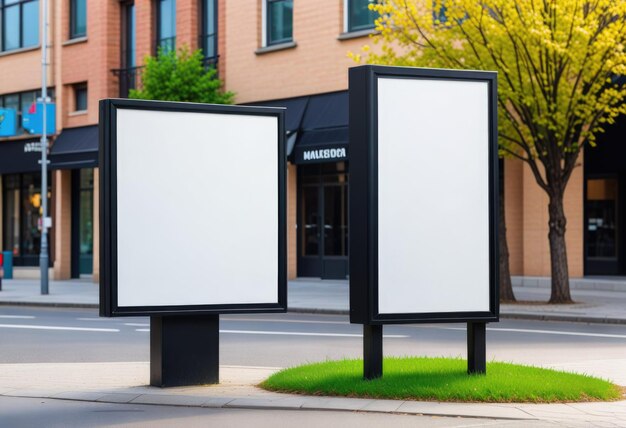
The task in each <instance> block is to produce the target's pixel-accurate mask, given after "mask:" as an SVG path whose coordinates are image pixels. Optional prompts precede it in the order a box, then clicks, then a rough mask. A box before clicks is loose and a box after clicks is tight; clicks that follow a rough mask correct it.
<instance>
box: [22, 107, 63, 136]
mask: <svg viewBox="0 0 626 428" xmlns="http://www.w3.org/2000/svg"><path fill="white" fill-rule="evenodd" d="M22 127H23V128H24V129H25V130H26V132H28V133H30V134H41V133H43V103H33V104H32V105H31V106H30V108H29V109H28V111H27V112H22ZM55 131H56V105H55V104H54V103H48V104H46V133H47V134H54V133H55Z"/></svg>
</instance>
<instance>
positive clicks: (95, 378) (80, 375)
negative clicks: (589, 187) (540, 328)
mask: <svg viewBox="0 0 626 428" xmlns="http://www.w3.org/2000/svg"><path fill="white" fill-rule="evenodd" d="M276 370H278V369H277V368H271V367H241V366H222V367H221V368H220V384H219V385H213V386H201V387H180V388H166V389H165V388H164V389H162V388H155V387H150V386H147V385H146V384H147V383H148V379H149V364H148V363H140V362H128V363H64V364H63V363H61V364H59V363H56V364H48V363H46V364H0V395H3V396H7V397H37V398H53V399H64V400H79V401H97V402H106V403H132V404H159V405H171V406H192V407H213V408H234V409H291V410H299V409H305V410H335V411H336V410H344V411H359V412H378V413H380V412H382V413H402V414H407V413H408V414H420V415H439V416H462V417H463V416H464V417H481V418H491V419H517V420H540V421H545V422H548V423H550V424H557V425H565V426H568V427H590V426H593V427H596V426H597V427H624V426H626V401H616V402H609V403H598V402H592V403H561V404H549V405H548V404H515V403H502V404H490V403H440V402H424V401H404V400H377V399H363V398H340V397H313V396H304V395H295V394H280V393H274V392H268V391H264V390H262V389H260V388H258V387H256V386H255V385H256V384H258V383H259V382H261V381H262V380H263V379H265V378H267V377H268V376H269V375H271V374H272V373H274V372H275V371H276ZM34 373H37V376H33V374H34ZM113 373H114V374H115V376H111V374H113Z"/></svg>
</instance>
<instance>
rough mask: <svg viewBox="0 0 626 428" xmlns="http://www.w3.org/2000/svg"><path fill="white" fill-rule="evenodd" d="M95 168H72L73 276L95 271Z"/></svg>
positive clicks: (76, 276)
mask: <svg viewBox="0 0 626 428" xmlns="http://www.w3.org/2000/svg"><path fill="white" fill-rule="evenodd" d="M93 214H94V213H93V168H82V169H75V170H72V263H71V266H72V278H78V277H80V275H90V274H92V273H93Z"/></svg>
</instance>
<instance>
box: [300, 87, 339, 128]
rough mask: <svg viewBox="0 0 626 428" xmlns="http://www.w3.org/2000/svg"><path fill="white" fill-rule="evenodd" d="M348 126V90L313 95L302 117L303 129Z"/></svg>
mask: <svg viewBox="0 0 626 428" xmlns="http://www.w3.org/2000/svg"><path fill="white" fill-rule="evenodd" d="M347 126H348V91H342V92H332V93H330V94H321V95H312V96H311V97H309V104H308V105H307V108H306V112H305V114H304V117H303V118H302V126H301V128H302V130H303V131H308V130H312V129H324V128H339V127H347Z"/></svg>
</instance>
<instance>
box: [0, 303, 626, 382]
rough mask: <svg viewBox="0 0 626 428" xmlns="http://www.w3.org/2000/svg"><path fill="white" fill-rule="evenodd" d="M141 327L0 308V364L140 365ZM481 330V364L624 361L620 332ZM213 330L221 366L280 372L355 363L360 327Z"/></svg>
mask: <svg viewBox="0 0 626 428" xmlns="http://www.w3.org/2000/svg"><path fill="white" fill-rule="evenodd" d="M149 325H150V321H149V319H148V318H139V317H132V318H100V317H98V314H97V312H96V311H95V310H73V309H58V308H56V309H54V308H30V307H8V306H0V344H1V345H2V346H0V363H29V362H103V361H148V360H149V328H150V327H149ZM487 328H488V330H487V358H488V360H492V359H495V360H500V361H513V362H518V363H528V364H544V365H545V364H555V365H558V364H577V363H590V362H595V361H598V362H599V363H598V364H601V362H602V361H611V360H624V361H626V327H625V326H620V325H608V324H582V323H564V322H544V321H520V320H506V321H501V322H499V323H493V324H489V325H488V327H487ZM220 331H221V333H220V362H221V364H228V365H247V366H264V367H287V366H291V365H295V364H300V363H303V362H307V361H320V360H325V359H335V358H344V357H360V356H361V347H362V337H361V327H360V326H359V325H352V324H349V322H348V319H347V317H345V316H334V315H306V314H267V315H250V316H248V315H246V316H244V315H231V316H221V318H220ZM384 334H385V340H384V352H385V355H396V356H403V355H429V356H461V357H464V356H465V355H466V348H465V347H466V342H465V325H463V324H438V325H402V326H386V327H385V330H384ZM625 372H626V371H625ZM618 376H619V374H618ZM622 377H624V382H623V383H622V384H623V385H626V373H624V374H623V375H622ZM616 380H618V379H616Z"/></svg>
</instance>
